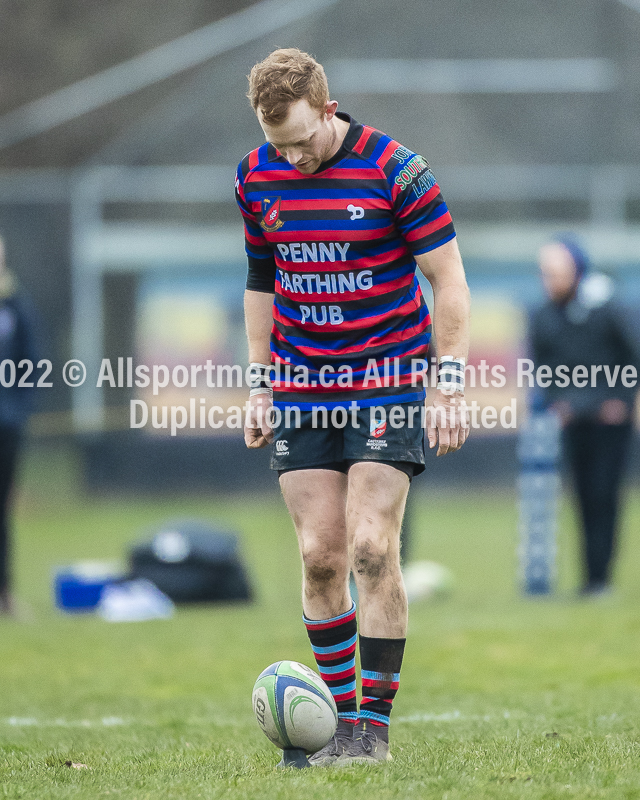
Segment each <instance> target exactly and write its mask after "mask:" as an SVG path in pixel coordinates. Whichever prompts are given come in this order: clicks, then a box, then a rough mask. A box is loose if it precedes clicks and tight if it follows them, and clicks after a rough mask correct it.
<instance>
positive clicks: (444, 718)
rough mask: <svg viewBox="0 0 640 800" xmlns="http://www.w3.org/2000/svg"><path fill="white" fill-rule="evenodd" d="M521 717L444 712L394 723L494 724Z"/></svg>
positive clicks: (420, 715)
mask: <svg viewBox="0 0 640 800" xmlns="http://www.w3.org/2000/svg"><path fill="white" fill-rule="evenodd" d="M516 716H523V714H522V713H521V712H513V711H503V712H502V713H501V714H462V713H461V712H460V711H445V712H443V713H442V714H430V713H422V714H421V713H417V714H410V715H409V716H406V717H395V718H394V722H469V721H473V722H494V721H495V720H497V719H510V718H511V717H516Z"/></svg>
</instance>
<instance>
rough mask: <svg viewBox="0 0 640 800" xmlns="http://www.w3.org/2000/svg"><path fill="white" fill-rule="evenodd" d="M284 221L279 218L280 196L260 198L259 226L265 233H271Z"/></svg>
mask: <svg viewBox="0 0 640 800" xmlns="http://www.w3.org/2000/svg"><path fill="white" fill-rule="evenodd" d="M283 225H284V222H283V221H282V220H281V219H280V198H279V197H263V198H262V222H261V223H260V227H261V228H262V230H264V231H267V233H273V231H277V230H278V228H281V227H282V226H283Z"/></svg>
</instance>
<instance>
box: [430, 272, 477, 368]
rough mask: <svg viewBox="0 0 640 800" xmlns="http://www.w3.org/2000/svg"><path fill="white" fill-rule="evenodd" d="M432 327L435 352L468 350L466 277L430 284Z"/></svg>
mask: <svg viewBox="0 0 640 800" xmlns="http://www.w3.org/2000/svg"><path fill="white" fill-rule="evenodd" d="M433 300H434V307H433V330H434V335H435V340H436V345H437V348H438V355H439V356H443V355H448V356H453V358H464V359H466V358H467V356H468V354H469V315H470V298H469V287H468V286H467V282H466V280H464V279H463V280H462V281H461V282H460V281H458V282H454V283H447V284H446V285H444V286H440V287H438V288H436V287H434V297H433Z"/></svg>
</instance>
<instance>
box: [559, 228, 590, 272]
mask: <svg viewBox="0 0 640 800" xmlns="http://www.w3.org/2000/svg"><path fill="white" fill-rule="evenodd" d="M553 241H554V242H557V243H558V244H561V245H562V246H563V247H564V248H565V249H566V250H568V251H569V254H570V255H571V258H572V259H573V263H574V264H575V266H576V283H578V282H579V281H581V280H582V278H583V277H584V274H585V272H586V271H587V269H588V268H589V257H588V256H587V253H586V250H585V249H584V247H583V246H582V244H581V243H580V242H579V240H578V239H577V237H576V236H574V235H573V234H571V233H562V234H560V235H559V236H554V237H553Z"/></svg>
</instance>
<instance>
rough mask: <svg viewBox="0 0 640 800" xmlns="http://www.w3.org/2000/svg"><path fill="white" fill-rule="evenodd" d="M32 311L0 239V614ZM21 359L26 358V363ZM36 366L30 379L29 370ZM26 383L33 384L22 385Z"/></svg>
mask: <svg viewBox="0 0 640 800" xmlns="http://www.w3.org/2000/svg"><path fill="white" fill-rule="evenodd" d="M34 328H35V326H34V320H33V313H32V311H31V309H30V306H29V304H28V302H27V300H26V299H25V298H24V297H23V296H22V293H21V292H20V291H19V290H18V285H17V281H16V279H15V277H14V275H13V274H12V273H11V272H9V270H8V268H7V263H6V257H5V246H4V241H3V240H2V238H0V382H1V385H0V616H1V615H9V614H13V613H14V612H15V601H14V598H13V595H12V592H11V569H10V558H11V537H10V531H9V515H10V500H11V489H12V485H13V479H14V476H15V469H16V463H17V459H18V452H19V449H20V445H21V442H22V440H23V433H24V429H25V425H26V422H27V419H28V416H29V413H30V411H31V407H32V401H33V397H34V392H35V388H34V387H35V381H36V380H37V378H33V375H34V374H35V367H36V364H37V356H36V352H35V344H34V338H35V337H34ZM21 362H26V363H22V364H21ZM28 364H32V365H33V368H34V371H33V372H31V380H30V379H29V376H28V375H25V372H27V370H28V366H27V365H28ZM21 381H22V383H23V384H30V385H24V386H20V385H19V384H20V382H21Z"/></svg>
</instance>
